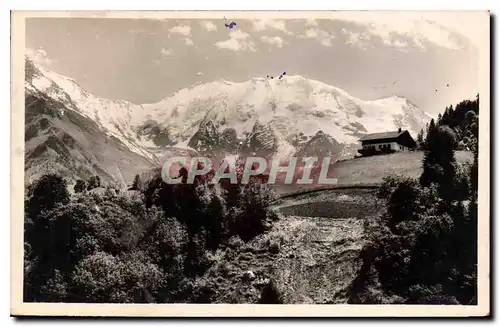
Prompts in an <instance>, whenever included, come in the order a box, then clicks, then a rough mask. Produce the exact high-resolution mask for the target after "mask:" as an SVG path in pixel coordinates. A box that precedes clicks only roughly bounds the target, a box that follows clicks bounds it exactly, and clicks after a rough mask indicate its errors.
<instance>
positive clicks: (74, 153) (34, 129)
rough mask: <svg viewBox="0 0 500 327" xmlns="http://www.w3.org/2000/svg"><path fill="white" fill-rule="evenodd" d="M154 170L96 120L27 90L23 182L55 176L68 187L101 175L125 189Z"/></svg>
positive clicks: (36, 91)
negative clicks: (136, 179)
mask: <svg viewBox="0 0 500 327" xmlns="http://www.w3.org/2000/svg"><path fill="white" fill-rule="evenodd" d="M62 100H67V99H65V98H62ZM153 167H154V163H153V161H151V160H148V159H147V158H146V157H144V156H141V155H139V154H136V153H134V152H132V151H130V150H129V149H128V148H127V147H126V146H125V145H124V144H123V143H122V142H121V141H120V140H119V139H117V138H115V137H113V136H109V135H106V133H105V132H103V130H102V128H101V127H100V126H99V125H98V124H97V123H96V122H95V121H94V120H92V119H90V118H88V117H85V116H83V115H81V114H80V113H79V112H78V111H77V110H75V108H74V107H73V106H72V105H71V102H69V101H58V100H56V99H54V98H52V97H50V96H48V95H47V94H46V93H43V92H40V91H38V90H36V89H34V88H29V87H27V88H26V93H25V183H30V182H31V181H33V180H34V179H36V178H38V177H40V176H41V175H42V174H45V173H47V172H55V173H58V174H60V175H61V176H63V177H65V178H66V179H67V180H68V182H69V184H74V182H75V181H76V180H77V179H79V178H81V179H87V178H89V177H90V176H92V175H99V176H100V177H101V180H102V181H104V182H106V183H114V182H121V183H123V182H124V183H125V184H126V183H130V182H131V181H132V180H133V177H134V175H135V174H137V173H140V172H141V171H144V170H147V169H151V168H153ZM122 179H123V180H122Z"/></svg>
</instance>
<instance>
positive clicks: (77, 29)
mask: <svg viewBox="0 0 500 327" xmlns="http://www.w3.org/2000/svg"><path fill="white" fill-rule="evenodd" d="M225 14H226V15H227V16H225V17H224V16H221V17H220V18H210V19H129V18H28V19H27V20H26V53H27V55H28V56H29V57H31V58H32V59H33V60H34V61H36V62H37V63H39V64H41V65H43V66H44V67H46V68H49V69H52V70H54V71H56V72H58V73H60V74H62V75H65V76H68V77H71V78H73V79H74V80H75V81H76V82H77V83H78V84H80V85H81V86H82V87H83V88H85V89H86V90H87V91H89V92H91V93H93V94H95V95H97V96H101V97H104V98H108V99H116V100H128V101H131V102H133V103H136V104H141V103H152V102H157V101H159V100H161V99H162V98H165V97H168V96H169V95H171V94H172V93H174V92H176V91H177V90H179V89H182V88H185V87H189V86H191V85H193V84H195V83H199V82H210V81H214V80H219V79H225V80H229V81H234V82H244V81H246V80H249V79H252V78H255V77H266V76H267V75H269V76H274V77H277V76H279V75H280V74H281V73H283V72H286V73H287V75H301V76H303V77H306V78H311V79H315V80H318V81H321V82H323V83H326V84H330V85H333V86H337V87H339V88H342V89H344V90H345V91H347V92H348V93H349V94H351V95H353V96H355V97H357V98H360V99H363V100H374V99H378V98H383V97H388V96H391V95H399V96H404V97H406V98H408V99H409V100H410V101H411V102H413V103H415V104H416V105H418V106H419V107H420V108H422V109H423V110H425V111H427V112H429V113H431V114H437V113H438V112H442V111H443V110H444V108H445V106H447V105H450V104H456V103H458V102H460V101H462V100H464V99H467V98H473V97H475V95H476V94H477V93H478V89H479V85H478V77H477V75H478V72H477V69H478V64H479V61H478V49H477V44H476V39H477V38H476V37H475V35H477V34H476V33H478V31H477V30H475V29H474V26H476V25H475V24H474V23H473V21H472V23H471V21H470V20H469V18H470V16H467V13H463V14H460V15H459V14H456V13H452V12H450V13H449V14H446V13H441V14H434V15H431V14H427V15H423V14H421V13H418V14H415V13H413V14H409V13H408V14H403V13H386V14H380V13H373V12H364V13H363V12H358V13H356V12H351V13H343V14H339V15H338V16H331V17H330V16H328V18H329V19H324V18H325V17H321V18H322V19H312V18H307V19H281V18H277V19H271V18H267V16H266V18H261V19H259V18H258V15H256V18H255V19H245V18H234V17H231V12H226V13H225ZM246 18H248V16H246ZM232 21H234V22H235V23H236V26H234V27H233V28H231V29H228V28H226V26H225V24H229V23H230V22H232Z"/></svg>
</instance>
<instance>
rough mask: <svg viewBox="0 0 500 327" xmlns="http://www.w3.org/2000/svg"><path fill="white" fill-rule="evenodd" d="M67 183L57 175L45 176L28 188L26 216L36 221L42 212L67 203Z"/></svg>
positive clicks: (68, 197)
mask: <svg viewBox="0 0 500 327" xmlns="http://www.w3.org/2000/svg"><path fill="white" fill-rule="evenodd" d="M67 187H68V186H67V182H66V181H65V180H64V179H63V178H62V177H61V176H59V175H55V174H47V175H43V176H42V177H40V178H39V179H38V180H36V181H34V182H33V183H32V184H31V185H29V186H28V194H27V196H28V200H27V203H26V208H25V209H26V214H27V217H28V218H30V219H36V218H37V216H38V215H39V214H40V213H42V211H46V210H51V209H53V208H55V207H56V206H57V205H59V204H66V203H68V202H69V199H70V196H69V193H68V188H67Z"/></svg>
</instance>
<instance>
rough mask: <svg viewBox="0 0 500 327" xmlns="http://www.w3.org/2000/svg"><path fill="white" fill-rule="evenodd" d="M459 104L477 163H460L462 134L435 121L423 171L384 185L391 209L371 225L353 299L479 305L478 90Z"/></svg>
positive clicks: (392, 178)
mask: <svg viewBox="0 0 500 327" xmlns="http://www.w3.org/2000/svg"><path fill="white" fill-rule="evenodd" d="M462 106H463V107H467V108H469V109H470V111H469V112H467V113H466V114H464V115H463V119H464V121H461V122H460V124H459V125H460V126H465V127H464V128H465V129H466V130H467V135H469V136H470V137H469V138H468V140H467V146H468V147H471V148H472V150H473V153H474V160H473V162H472V164H462V165H460V164H458V163H457V162H456V159H455V153H454V150H455V149H457V148H458V144H457V143H458V138H457V133H455V132H454V131H453V130H452V129H451V128H450V127H449V126H448V125H446V124H443V123H442V121H441V122H439V123H438V124H435V122H434V120H432V121H431V123H430V124H429V128H428V132H427V137H426V139H425V141H424V143H423V144H422V148H423V149H424V151H425V156H424V160H423V171H422V174H421V176H420V178H419V179H416V178H408V177H403V176H390V177H387V178H386V179H385V182H384V183H383V185H382V187H381V188H380V191H379V193H378V195H379V197H380V198H381V199H384V200H385V201H386V210H385V213H384V214H383V215H382V216H380V217H379V218H378V219H375V220H373V221H371V222H367V224H366V227H365V228H366V234H367V235H369V242H368V244H367V245H366V246H365V247H364V248H363V250H362V253H361V258H362V259H363V266H362V268H361V270H360V272H359V274H358V276H357V278H356V280H355V281H354V282H353V284H352V286H351V289H350V300H349V301H350V302H351V303H409V304H465V305H467V304H477V240H478V239H477V192H478V182H477V178H478V177H477V172H478V142H477V141H478V123H479V121H478V114H479V97H478V98H477V99H476V100H475V101H468V102H466V103H465V104H462ZM447 112H449V108H447ZM460 146H463V144H462V145H460Z"/></svg>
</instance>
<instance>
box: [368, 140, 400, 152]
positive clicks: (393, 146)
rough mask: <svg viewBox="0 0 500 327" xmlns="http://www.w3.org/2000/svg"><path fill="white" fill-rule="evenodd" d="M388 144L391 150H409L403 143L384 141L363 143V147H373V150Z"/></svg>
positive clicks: (381, 148)
mask: <svg viewBox="0 0 500 327" xmlns="http://www.w3.org/2000/svg"><path fill="white" fill-rule="evenodd" d="M387 145H389V146H390V149H391V150H394V151H409V148H408V147H406V146H404V145H401V144H398V143H396V142H385V143H377V144H364V145H363V149H370V148H372V149H375V150H383V148H384V146H387Z"/></svg>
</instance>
